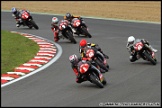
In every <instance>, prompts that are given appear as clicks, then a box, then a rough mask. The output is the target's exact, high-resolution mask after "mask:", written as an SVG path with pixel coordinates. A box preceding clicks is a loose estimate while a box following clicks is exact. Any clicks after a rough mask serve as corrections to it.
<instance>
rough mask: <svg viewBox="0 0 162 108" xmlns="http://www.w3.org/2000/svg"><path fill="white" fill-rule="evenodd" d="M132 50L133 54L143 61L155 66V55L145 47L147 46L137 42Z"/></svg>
mask: <svg viewBox="0 0 162 108" xmlns="http://www.w3.org/2000/svg"><path fill="white" fill-rule="evenodd" d="M133 48H134V52H135V53H137V54H138V55H139V56H140V57H142V58H143V59H144V60H147V61H150V62H151V63H152V64H153V65H156V63H157V59H156V57H155V53H154V52H152V51H151V50H150V49H149V48H148V47H147V44H143V43H142V42H141V41H140V40H137V41H136V42H135V44H134V46H133Z"/></svg>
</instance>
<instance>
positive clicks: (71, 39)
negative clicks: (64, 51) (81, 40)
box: [66, 30, 77, 44]
mask: <svg viewBox="0 0 162 108" xmlns="http://www.w3.org/2000/svg"><path fill="white" fill-rule="evenodd" d="M66 33H67V35H68V36H67V37H68V38H69V39H70V41H71V42H72V43H74V44H76V43H77V42H76V40H75V39H74V37H73V34H72V33H71V32H69V31H68V30H67V31H66Z"/></svg>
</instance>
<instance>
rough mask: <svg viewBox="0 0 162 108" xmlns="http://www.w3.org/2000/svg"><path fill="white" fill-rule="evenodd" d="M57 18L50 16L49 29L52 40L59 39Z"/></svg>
mask: <svg viewBox="0 0 162 108" xmlns="http://www.w3.org/2000/svg"><path fill="white" fill-rule="evenodd" d="M58 22H59V19H58V18H57V17H52V22H51V30H52V31H53V35H54V41H55V42H57V41H59V39H60V38H59V27H58Z"/></svg>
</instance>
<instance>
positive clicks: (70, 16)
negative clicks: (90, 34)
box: [64, 13, 87, 33]
mask: <svg viewBox="0 0 162 108" xmlns="http://www.w3.org/2000/svg"><path fill="white" fill-rule="evenodd" d="M74 18H78V19H80V20H81V21H82V23H84V25H85V26H86V24H85V22H84V20H83V18H82V17H81V16H74V15H72V14H71V13H66V14H65V16H64V19H65V20H68V21H69V22H70V25H71V22H72V20H73V19H74ZM86 27H87V26H86ZM73 32H74V33H76V31H75V30H73Z"/></svg>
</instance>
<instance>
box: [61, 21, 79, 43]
mask: <svg viewBox="0 0 162 108" xmlns="http://www.w3.org/2000/svg"><path fill="white" fill-rule="evenodd" d="M59 31H60V32H61V34H62V36H63V37H62V38H63V39H64V38H66V39H68V40H70V41H71V42H72V43H74V44H76V43H77V42H76V40H75V39H74V36H73V32H72V29H71V27H70V25H69V22H68V21H67V20H62V21H60V22H59Z"/></svg>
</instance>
